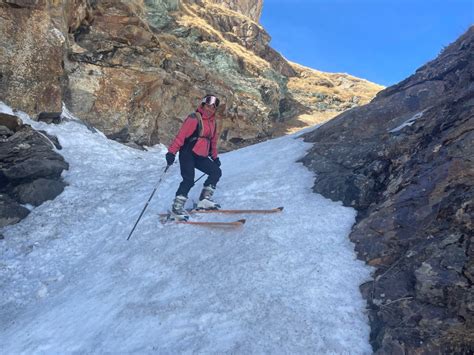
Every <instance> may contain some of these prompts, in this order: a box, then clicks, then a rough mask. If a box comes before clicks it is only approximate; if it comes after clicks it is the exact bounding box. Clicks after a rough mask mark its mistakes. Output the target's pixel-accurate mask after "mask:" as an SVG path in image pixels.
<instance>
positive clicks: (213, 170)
mask: <svg viewBox="0 0 474 355" xmlns="http://www.w3.org/2000/svg"><path fill="white" fill-rule="evenodd" d="M195 161H196V163H195V164H196V165H195V166H196V169H198V170H200V171H202V172H203V173H205V174H207V175H209V176H208V177H207V179H206V181H204V186H209V185H212V186H213V187H214V188H216V185H217V183H218V182H219V179H220V178H221V176H222V170H221V168H220V167H218V166H217V164H216V163H214V162H213V161H212V160H211V159H208V158H196V160H195Z"/></svg>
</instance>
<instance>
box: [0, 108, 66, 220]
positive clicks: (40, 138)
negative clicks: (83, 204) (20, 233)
mask: <svg viewBox="0 0 474 355" xmlns="http://www.w3.org/2000/svg"><path fill="white" fill-rule="evenodd" d="M0 141H1V145H0V227H3V226H5V225H8V224H13V223H17V222H19V221H20V220H21V219H23V218H24V217H26V216H27V215H28V213H29V210H28V209H27V208H25V207H23V206H22V205H25V204H29V205H33V206H38V205H40V204H42V203H43V202H44V201H46V200H52V199H54V198H55V197H56V196H57V195H59V194H60V193H61V192H62V191H63V189H64V186H65V183H64V182H63V181H62V179H61V173H62V171H63V170H65V169H68V167H69V166H68V164H67V163H66V162H65V161H64V159H63V157H62V156H61V155H59V154H58V153H56V152H55V151H54V150H53V148H54V147H53V146H52V144H53V143H52V142H51V140H50V139H49V138H48V137H46V136H45V135H44V134H41V133H39V132H36V131H35V130H33V129H32V128H31V127H30V126H28V125H23V124H22V123H21V121H20V120H19V119H18V118H17V117H15V116H11V115H8V114H5V113H0Z"/></svg>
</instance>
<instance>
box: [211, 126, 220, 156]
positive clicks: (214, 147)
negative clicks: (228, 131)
mask: <svg viewBox="0 0 474 355" xmlns="http://www.w3.org/2000/svg"><path fill="white" fill-rule="evenodd" d="M218 138H219V135H218V133H217V125H216V129H215V131H214V135H213V136H212V138H211V158H212V159H216V158H217V139H218Z"/></svg>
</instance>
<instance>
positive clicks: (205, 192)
mask: <svg viewBox="0 0 474 355" xmlns="http://www.w3.org/2000/svg"><path fill="white" fill-rule="evenodd" d="M215 190H216V188H215V187H214V186H212V185H209V186H204V187H203V189H202V191H201V196H199V202H198V204H197V206H196V209H197V210H217V209H219V208H221V205H219V204H218V203H217V202H215V201H213V200H212V195H214V191H215Z"/></svg>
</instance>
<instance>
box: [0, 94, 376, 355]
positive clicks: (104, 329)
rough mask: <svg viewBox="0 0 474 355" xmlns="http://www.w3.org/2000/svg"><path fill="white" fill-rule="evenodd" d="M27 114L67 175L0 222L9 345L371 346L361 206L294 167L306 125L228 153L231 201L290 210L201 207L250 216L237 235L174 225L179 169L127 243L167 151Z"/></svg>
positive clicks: (228, 349) (39, 348)
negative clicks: (348, 203) (50, 192)
mask: <svg viewBox="0 0 474 355" xmlns="http://www.w3.org/2000/svg"><path fill="white" fill-rule="evenodd" d="M0 111H3V112H10V113H12V110H11V109H10V108H9V107H8V106H6V105H4V104H1V103H0ZM17 114H19V115H20V116H21V117H22V119H23V120H24V121H26V123H28V124H31V125H32V126H33V127H34V128H36V129H44V130H46V131H47V132H48V133H50V134H53V135H57V136H58V138H59V141H60V143H61V145H62V146H63V149H62V150H59V151H58V152H59V153H60V154H62V155H63V156H64V158H65V159H66V160H67V161H68V162H69V164H70V169H69V171H66V172H64V178H65V181H66V182H67V183H68V184H69V185H68V186H67V187H66V189H65V190H64V192H63V193H62V194H61V195H60V196H58V197H57V198H56V199H55V200H54V201H47V202H45V203H44V204H42V205H41V206H39V207H37V208H34V209H33V211H32V212H31V214H30V215H29V216H28V217H27V218H26V219H25V220H23V221H22V222H20V223H19V224H16V225H13V226H8V227H5V228H3V229H2V230H1V231H0V232H1V233H2V234H3V235H4V237H5V239H4V240H0V248H1V252H2V258H1V261H0V275H1V279H0V286H1V300H0V305H1V310H0V317H1V320H2V322H1V325H0V339H1V341H0V353H2V354H17V353H28V354H30V353H73V352H74V353H75V352H78V353H104V352H106V353H154V352H157V353H166V354H167V353H240V354H252V353H253V354H255V353H258V354H261V353H272V354H282V353H286V354H295V353H299V354H301V353H319V354H329V353H331V354H334V353H337V354H342V353H346V354H349V353H350V354H367V353H371V347H370V345H369V326H368V320H367V315H366V313H365V302H364V301H363V299H362V297H361V295H360V292H359V288H358V287H359V285H360V284H361V283H363V282H365V281H366V280H368V278H369V272H370V270H369V269H368V268H367V267H366V266H364V265H363V263H362V262H361V261H358V260H357V259H356V256H355V253H354V246H353V244H351V243H350V241H349V240H348V234H349V232H350V229H351V226H352V225H353V223H354V220H355V211H354V210H353V209H351V208H346V207H343V206H342V205H341V204H340V203H335V202H332V201H330V200H327V199H325V198H323V197H322V196H320V195H317V194H314V193H313V192H312V190H311V187H312V185H313V181H314V175H313V173H311V172H310V171H308V170H307V169H306V168H305V167H304V166H303V165H302V164H301V163H297V162H296V161H297V160H298V159H299V158H301V157H302V156H303V155H304V154H305V152H306V151H307V150H308V149H309V147H310V144H307V143H304V142H303V141H302V139H300V138H298V137H297V136H295V135H293V136H287V137H282V138H278V139H274V140H271V141H267V142H264V143H261V144H257V145H254V146H250V147H247V148H244V149H240V150H237V151H234V152H231V153H226V154H222V155H221V161H222V169H223V177H222V179H221V182H220V183H219V185H218V190H217V192H216V194H215V197H216V199H217V200H218V201H219V202H220V203H221V204H222V205H223V207H225V208H245V209H246V208H273V207H278V206H284V207H285V209H284V211H283V212H282V213H279V214H274V215H245V216H240V215H239V216H219V215H203V216H199V217H196V218H197V219H199V220H222V221H224V220H233V219H238V218H242V217H245V218H246V219H247V223H246V224H245V226H243V227H242V228H239V229H234V230H222V229H209V228H203V227H196V226H189V225H166V226H163V225H162V224H160V222H159V220H158V214H159V213H160V212H164V211H166V210H167V209H168V207H169V205H170V203H171V201H172V198H173V196H174V193H175V191H176V189H177V186H178V183H179V181H180V177H179V166H177V165H174V166H173V167H172V168H171V169H170V171H169V172H168V173H167V174H166V175H165V177H164V178H163V181H162V184H161V185H160V186H159V188H158V190H157V192H156V194H155V196H154V198H153V200H152V201H151V203H150V205H149V207H148V209H147V211H146V213H145V215H144V216H143V218H142V221H141V222H140V224H139V225H138V227H137V229H136V230H135V232H134V235H133V236H132V238H131V239H130V241H127V240H126V238H127V236H128V234H129V232H130V230H131V228H132V227H133V224H134V223H135V221H136V219H137V217H138V215H139V214H140V212H141V210H142V208H143V207H144V204H145V202H146V201H147V199H148V197H149V196H150V194H151V192H152V191H153V189H154V187H155V184H156V182H157V181H158V178H159V176H160V175H161V173H162V171H163V169H164V167H165V160H164V154H165V148H164V147H163V146H156V147H153V148H150V149H149V151H146V152H144V151H138V150H134V149H132V148H129V147H126V146H124V145H121V144H119V143H117V142H114V141H110V140H107V139H106V138H105V137H104V135H103V134H98V133H93V132H91V131H89V130H88V129H87V127H85V126H84V125H82V124H80V123H78V122H75V121H69V122H65V123H62V124H60V125H48V124H45V123H38V122H34V121H32V120H30V119H29V118H28V117H27V116H26V115H25V114H21V113H17ZM199 176H200V174H199V172H197V174H196V177H199ZM202 181H203V180H201V181H200V182H199V183H198V184H197V186H195V187H194V188H193V190H192V192H191V194H190V197H191V199H194V200H196V199H197V197H198V195H199V192H200V188H201V185H202ZM190 203H191V202H190Z"/></svg>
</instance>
